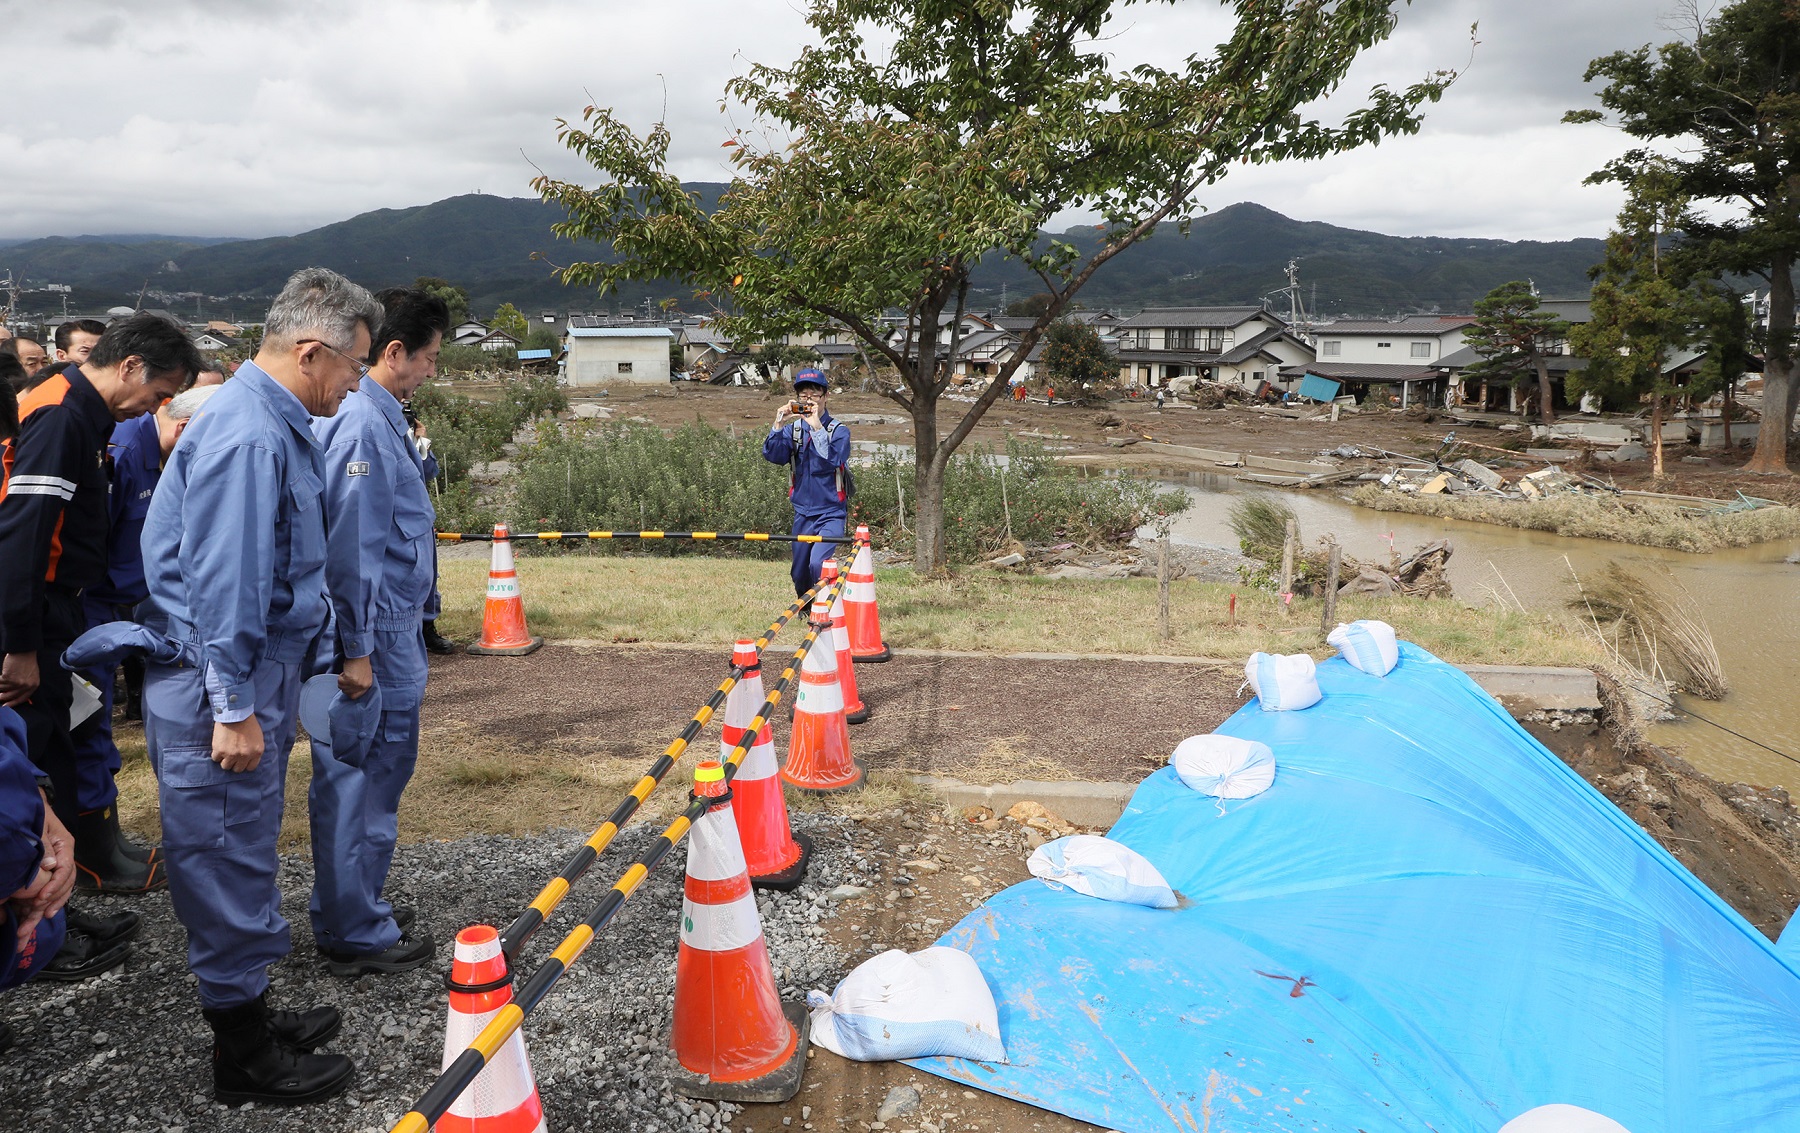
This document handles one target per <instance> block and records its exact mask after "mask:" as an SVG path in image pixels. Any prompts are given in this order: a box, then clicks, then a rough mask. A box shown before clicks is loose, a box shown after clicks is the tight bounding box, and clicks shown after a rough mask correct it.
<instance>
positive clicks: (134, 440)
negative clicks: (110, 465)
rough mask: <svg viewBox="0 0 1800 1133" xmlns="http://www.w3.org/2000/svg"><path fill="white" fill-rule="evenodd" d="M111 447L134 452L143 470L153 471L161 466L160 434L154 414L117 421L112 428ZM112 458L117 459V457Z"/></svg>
mask: <svg viewBox="0 0 1800 1133" xmlns="http://www.w3.org/2000/svg"><path fill="white" fill-rule="evenodd" d="M112 447H113V448H115V449H127V450H129V451H131V452H134V453H135V454H136V458H137V462H138V464H139V465H140V466H142V467H143V468H144V469H145V471H148V472H155V471H156V470H157V469H159V468H161V467H162V434H161V431H160V430H159V429H158V428H157V425H156V414H155V413H146V414H144V415H143V416H142V417H133V418H132V419H131V420H129V421H121V422H119V424H118V426H117V427H115V428H114V429H113V434H112ZM113 459H115V460H117V459H118V457H117V456H115V457H114V458H113Z"/></svg>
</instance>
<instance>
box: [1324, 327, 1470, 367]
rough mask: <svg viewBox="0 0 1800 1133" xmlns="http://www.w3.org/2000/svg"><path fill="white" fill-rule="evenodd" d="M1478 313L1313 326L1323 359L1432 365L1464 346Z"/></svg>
mask: <svg viewBox="0 0 1800 1133" xmlns="http://www.w3.org/2000/svg"><path fill="white" fill-rule="evenodd" d="M1474 325H1475V316H1474V315H1411V316H1408V317H1407V318H1403V319H1392V320H1388V319H1345V320H1341V321H1339V322H1335V323H1326V324H1325V325H1324V326H1321V327H1315V328H1314V329H1313V345H1314V348H1315V349H1316V351H1317V352H1318V359H1319V361H1320V362H1324V363H1327V364H1329V365H1350V366H1362V365H1368V366H1430V365H1431V364H1432V363H1433V362H1436V361H1437V360H1438V359H1440V358H1442V357H1444V356H1445V355H1446V354H1452V353H1455V352H1456V351H1457V350H1460V349H1462V344H1463V337H1464V335H1465V333H1466V332H1467V331H1468V329H1469V328H1470V327H1471V326H1474Z"/></svg>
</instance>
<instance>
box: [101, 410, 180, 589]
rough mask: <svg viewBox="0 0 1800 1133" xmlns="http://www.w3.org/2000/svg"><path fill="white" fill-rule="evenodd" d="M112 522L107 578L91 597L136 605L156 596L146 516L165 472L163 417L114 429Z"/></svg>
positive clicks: (144, 418) (137, 419) (147, 416)
mask: <svg viewBox="0 0 1800 1133" xmlns="http://www.w3.org/2000/svg"><path fill="white" fill-rule="evenodd" d="M107 453H108V455H109V456H110V458H111V460H112V503H111V506H110V508H109V509H108V510H109V511H110V512H111V516H112V527H111V530H110V531H109V532H108V533H107V540H106V542H107V553H106V580H105V581H104V582H101V583H99V584H98V585H96V586H93V587H91V588H90V589H89V590H88V593H87V596H88V597H91V598H93V599H94V600H95V601H97V602H104V603H106V604H107V605H109V606H135V605H137V604H138V603H139V602H142V601H143V600H144V599H146V598H148V597H150V587H149V586H148V585H147V584H146V583H145V582H144V549H143V537H144V518H145V517H146V516H148V515H149V514H150V497H151V495H152V494H153V493H154V492H155V491H156V482H157V480H158V479H160V478H161V477H162V437H161V435H160V433H159V427H158V424H157V416H156V414H154V413H146V414H144V415H143V416H142V417H134V418H132V419H131V420H129V421H125V422H123V423H121V424H119V425H118V426H117V427H115V428H114V429H113V432H112V442H111V444H109V445H108V446H107Z"/></svg>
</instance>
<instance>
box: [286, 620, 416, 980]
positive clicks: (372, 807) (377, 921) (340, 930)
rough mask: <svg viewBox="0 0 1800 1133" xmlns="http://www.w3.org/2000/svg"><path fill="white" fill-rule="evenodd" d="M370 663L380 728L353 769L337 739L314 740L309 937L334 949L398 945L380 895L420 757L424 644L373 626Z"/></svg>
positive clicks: (411, 631) (363, 950) (412, 633)
mask: <svg viewBox="0 0 1800 1133" xmlns="http://www.w3.org/2000/svg"><path fill="white" fill-rule="evenodd" d="M374 636H375V653H374V660H373V662H372V667H373V668H374V670H375V681H376V683H377V684H379V685H380V686H381V703H382V712H381V724H380V727H379V728H378V729H377V731H376V733H375V739H374V742H373V743H371V744H370V745H369V751H368V753H367V754H366V755H365V756H364V757H363V759H362V761H361V763H360V764H359V765H357V766H354V767H353V766H351V765H350V764H348V763H345V762H343V761H341V760H339V759H338V758H337V757H336V755H335V754H334V753H333V752H332V750H331V737H330V736H329V735H326V736H313V737H312V756H313V774H312V786H311V787H310V788H309V789H308V792H307V804H308V807H307V809H308V813H309V815H310V817H311V822H312V853H313V891H312V900H311V902H310V903H309V905H308V912H309V913H310V914H311V916H312V926H313V936H314V937H315V938H316V939H317V940H318V942H319V944H320V946H321V947H324V948H328V949H331V950H332V951H334V952H350V953H354V954H356V955H359V956H361V955H368V954H371V953H375V952H383V951H386V950H387V949H389V948H391V947H393V946H394V944H395V943H396V942H398V941H399V939H400V928H399V926H398V925H396V924H395V923H394V907H393V905H391V904H389V903H388V902H387V900H385V899H384V898H383V897H382V895H381V891H382V889H383V887H385V886H386V885H387V876H388V868H389V867H390V866H391V865H392V864H393V860H394V842H395V840H396V839H397V837H398V836H399V830H400V819H399V813H400V795H401V792H403V791H405V790H406V784H407V782H408V781H409V780H410V779H411V778H412V773H413V767H414V766H415V765H416V764H417V763H418V759H419V703H420V700H421V698H422V696H423V695H424V691H425V664H426V662H425V642H424V638H423V637H422V636H421V630H420V627H419V624H418V620H417V619H413V620H412V621H411V623H410V628H408V629H400V630H388V629H377V630H376V631H375V635H374Z"/></svg>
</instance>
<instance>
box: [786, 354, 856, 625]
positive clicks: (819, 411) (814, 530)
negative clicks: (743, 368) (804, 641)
mask: <svg viewBox="0 0 1800 1133" xmlns="http://www.w3.org/2000/svg"><path fill="white" fill-rule="evenodd" d="M829 392H830V390H829V387H827V385H826V384H825V375H823V374H821V373H820V372H819V371H817V370H815V369H812V368H811V367H808V368H807V369H804V370H801V371H800V372H799V373H797V374H795V375H794V398H793V400H792V401H790V402H788V403H786V404H784V405H783V406H782V407H781V409H780V410H778V411H777V412H776V414H775V424H774V427H773V428H771V429H770V430H769V436H768V438H767V439H766V440H764V441H763V459H764V460H766V461H768V462H769V463H770V464H785V465H787V466H788V499H789V500H790V501H791V502H792V503H793V505H794V523H793V527H792V531H793V533H794V534H795V535H839V536H841V535H843V534H844V524H845V521H846V519H847V518H848V517H849V513H850V496H851V494H852V493H853V492H854V491H855V490H856V489H855V484H854V481H853V480H852V479H851V477H850V469H849V464H850V427H849V426H848V425H844V424H841V423H839V422H837V421H833V420H832V419H831V414H829V413H827V412H826V411H825V402H826V399H827V396H828V394H829ZM836 550H837V545H836V544H833V543H795V544H794V566H793V575H794V593H795V594H805V593H806V592H807V591H808V590H811V589H812V588H813V585H814V584H815V583H817V582H818V581H819V571H820V569H821V568H822V566H823V565H824V562H825V560H826V559H828V558H830V557H831V556H832V554H833V553H835V552H836Z"/></svg>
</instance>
